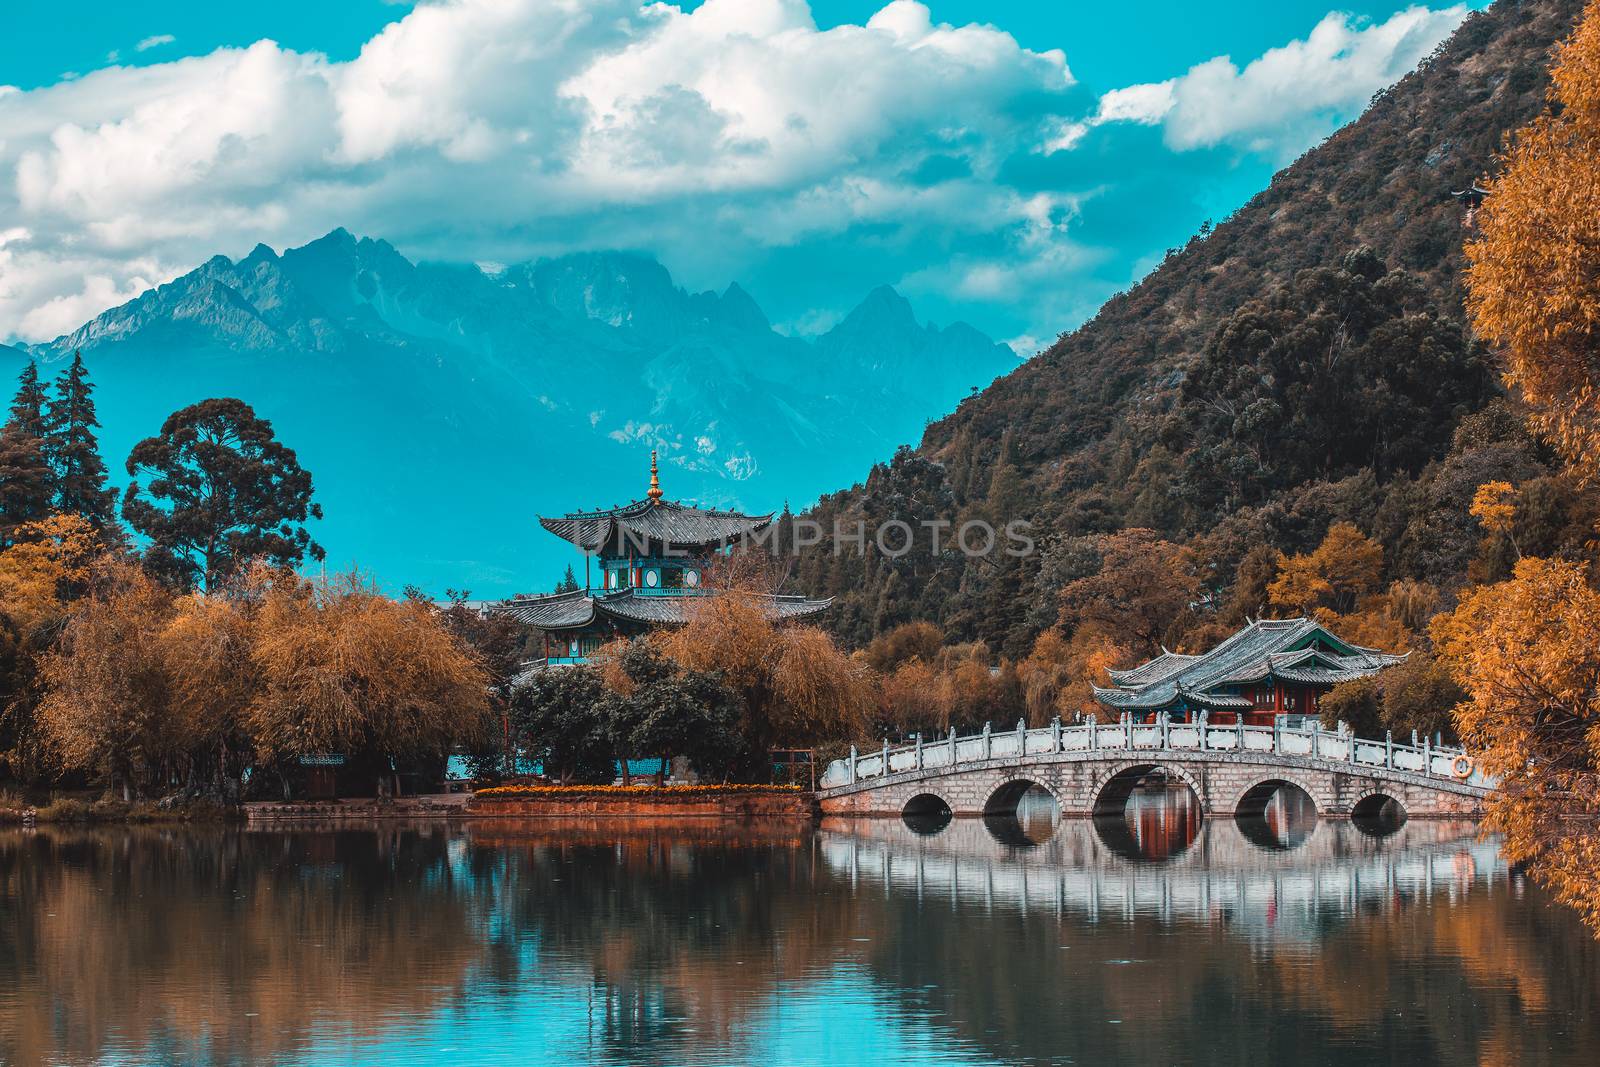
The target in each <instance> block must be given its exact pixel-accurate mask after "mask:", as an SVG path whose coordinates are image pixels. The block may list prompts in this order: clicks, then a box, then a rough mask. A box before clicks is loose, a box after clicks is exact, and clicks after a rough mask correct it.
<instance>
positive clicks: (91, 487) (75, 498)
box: [43, 352, 116, 530]
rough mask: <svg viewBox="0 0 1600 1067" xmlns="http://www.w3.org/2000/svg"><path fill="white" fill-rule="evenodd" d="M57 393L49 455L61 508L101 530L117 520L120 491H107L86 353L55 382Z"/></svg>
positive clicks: (49, 410)
mask: <svg viewBox="0 0 1600 1067" xmlns="http://www.w3.org/2000/svg"><path fill="white" fill-rule="evenodd" d="M55 390H56V395H55V398H54V399H52V400H51V401H50V402H49V404H48V405H46V407H45V410H44V434H43V439H44V454H45V459H46V460H47V461H48V462H49V464H50V467H51V469H52V470H53V471H54V473H55V483H56V484H55V489H56V508H57V510H59V511H66V512H71V513H73V514H76V515H82V516H83V517H84V518H86V519H88V520H89V522H90V524H91V525H93V526H94V528H95V529H97V530H104V529H106V528H107V527H109V526H111V525H112V524H114V523H115V522H116V493H115V492H114V491H112V490H110V489H107V488H106V465H105V463H104V462H103V461H102V460H101V459H100V443H99V441H98V440H96V438H95V430H96V429H97V428H98V427H99V425H100V422H99V420H98V419H96V418H95V411H94V398H93V393H94V386H93V385H92V384H90V382H89V371H88V369H87V368H85V367H84V365H83V355H82V353H79V352H74V353H73V354H72V363H71V365H70V366H68V367H67V369H66V370H64V371H62V372H61V374H60V375H59V376H58V377H57V378H56V383H55Z"/></svg>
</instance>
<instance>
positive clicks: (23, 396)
mask: <svg viewBox="0 0 1600 1067" xmlns="http://www.w3.org/2000/svg"><path fill="white" fill-rule="evenodd" d="M43 409H44V388H43V387H42V386H41V385H40V384H39V371H38V368H36V367H35V366H34V365H33V363H32V361H29V363H28V364H27V365H26V366H24V367H23V368H22V374H21V375H20V376H19V378H18V388H17V395H16V399H15V400H13V401H12V402H11V413H10V417H9V418H7V420H6V423H5V426H4V428H0V548H3V547H6V546H7V545H10V544H11V543H12V541H13V540H15V537H16V530H17V527H19V526H21V525H22V524H24V523H29V522H37V521H39V520H40V519H43V518H45V517H46V516H48V515H49V514H50V501H51V498H52V496H53V495H54V488H55V487H54V480H53V479H52V477H51V472H50V467H49V464H48V463H46V462H45V456H44V442H43V441H42V440H41V439H40V438H41V431H42V429H43V427H44V413H43Z"/></svg>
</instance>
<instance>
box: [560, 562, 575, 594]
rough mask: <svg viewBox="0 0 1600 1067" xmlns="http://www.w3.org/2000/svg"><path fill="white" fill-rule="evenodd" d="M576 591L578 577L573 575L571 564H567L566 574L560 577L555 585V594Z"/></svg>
mask: <svg viewBox="0 0 1600 1067" xmlns="http://www.w3.org/2000/svg"><path fill="white" fill-rule="evenodd" d="M577 589H578V576H577V574H575V573H573V570H572V564H570V563H569V564H567V572H566V573H565V574H563V575H562V576H561V581H559V582H557V583H556V592H558V593H573V592H576V591H577Z"/></svg>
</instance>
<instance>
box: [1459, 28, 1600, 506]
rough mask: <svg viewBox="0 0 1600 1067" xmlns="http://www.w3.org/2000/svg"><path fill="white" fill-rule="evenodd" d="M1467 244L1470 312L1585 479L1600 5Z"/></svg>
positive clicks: (1598, 307)
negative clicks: (1475, 237)
mask: <svg viewBox="0 0 1600 1067" xmlns="http://www.w3.org/2000/svg"><path fill="white" fill-rule="evenodd" d="M1550 73H1551V82H1552V84H1551V86H1550V104H1551V107H1550V109H1549V110H1548V111H1547V112H1546V113H1545V114H1544V115H1542V116H1541V117H1539V118H1538V119H1535V120H1534V121H1533V122H1532V123H1530V124H1529V125H1527V126H1525V127H1523V128H1522V129H1521V130H1519V131H1517V133H1516V134H1515V136H1514V137H1513V138H1512V140H1511V145H1510V150H1509V151H1508V152H1507V154H1506V156H1505V159H1504V168H1503V173H1502V174H1501V175H1500V177H1499V178H1497V179H1495V180H1494V181H1492V182H1491V183H1490V184H1489V196H1488V197H1487V198H1486V199H1485V201H1484V204H1483V208H1482V210H1480V211H1479V212H1478V214H1477V218H1478V226H1479V232H1480V234H1481V237H1480V239H1479V240H1476V241H1474V242H1472V243H1470V244H1469V245H1467V250H1466V251H1467V259H1468V261H1469V264H1470V266H1469V267H1468V270H1467V283H1468V290H1469V291H1468V296H1467V309H1468V311H1469V312H1470V313H1471V315H1472V324H1473V326H1474V328H1475V329H1476V330H1477V332H1478V334H1479V335H1480V336H1482V337H1484V338H1487V339H1488V340H1490V341H1492V342H1493V343H1495V344H1496V345H1497V346H1498V347H1499V349H1500V351H1501V353H1502V354H1503V356H1504V358H1505V368H1504V376H1505V379H1506V382H1507V384H1508V385H1510V386H1512V387H1514V388H1517V389H1520V390H1521V392H1522V396H1523V398H1524V399H1525V400H1526V401H1527V403H1528V405H1529V407H1530V408H1531V409H1532V411H1533V413H1534V417H1535V418H1536V420H1537V421H1538V422H1539V423H1540V425H1541V426H1542V427H1543V428H1544V429H1545V430H1547V431H1548V432H1550V434H1551V436H1552V437H1553V439H1554V440H1555V441H1556V442H1557V444H1558V445H1559V446H1560V448H1561V450H1562V451H1563V453H1565V455H1566V456H1567V458H1568V459H1569V460H1570V461H1571V462H1572V463H1573V464H1574V466H1575V467H1576V468H1577V469H1578V470H1579V472H1580V473H1581V474H1582V475H1583V476H1584V477H1586V478H1592V477H1593V476H1594V474H1595V460H1596V457H1600V361H1597V360H1596V358H1595V353H1596V352H1597V351H1600V0H1590V3H1589V4H1588V6H1587V7H1586V8H1585V10H1584V14H1583V18H1582V19H1581V20H1580V22H1579V23H1578V27H1577V30H1576V31H1575V32H1574V33H1573V35H1572V37H1571V38H1569V39H1568V40H1567V41H1566V42H1564V43H1563V44H1562V45H1561V47H1560V49H1559V50H1558V52H1557V53H1556V59H1555V63H1554V65H1553V66H1552V67H1551V72H1550Z"/></svg>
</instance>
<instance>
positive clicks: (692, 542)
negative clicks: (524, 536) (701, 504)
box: [539, 499, 772, 552]
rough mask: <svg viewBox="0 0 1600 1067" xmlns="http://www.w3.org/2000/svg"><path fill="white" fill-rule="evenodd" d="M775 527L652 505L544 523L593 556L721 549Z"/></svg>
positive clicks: (665, 503)
mask: <svg viewBox="0 0 1600 1067" xmlns="http://www.w3.org/2000/svg"><path fill="white" fill-rule="evenodd" d="M771 522H772V513H771V512H768V513H767V514H765V515H746V514H744V513H743V512H738V511H718V510H716V509H715V508H692V507H688V506H687V505H684V504H679V503H676V502H675V501H671V500H648V499H647V500H635V501H634V502H633V503H631V504H626V505H624V506H622V507H620V508H608V509H606V510H604V511H575V512H572V513H571V514H568V515H562V516H561V517H560V518H553V519H547V518H544V517H543V516H540V518H539V525H540V526H543V527H544V528H545V529H546V530H549V531H550V532H551V533H553V534H555V535H556V536H557V537H559V538H561V539H562V540H564V541H570V542H572V543H573V544H575V545H577V546H578V547H579V548H581V549H583V550H585V551H588V552H598V551H601V550H604V549H606V548H607V547H615V546H619V545H622V544H631V545H637V546H645V545H662V546H666V547H669V548H673V549H695V548H700V549H708V548H721V547H722V546H723V545H728V544H732V543H733V542H735V541H737V540H739V539H740V538H742V537H744V536H746V535H748V534H755V533H759V532H760V531H761V530H763V529H765V528H766V527H767V526H768V525H769V524H770V523H771Z"/></svg>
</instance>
